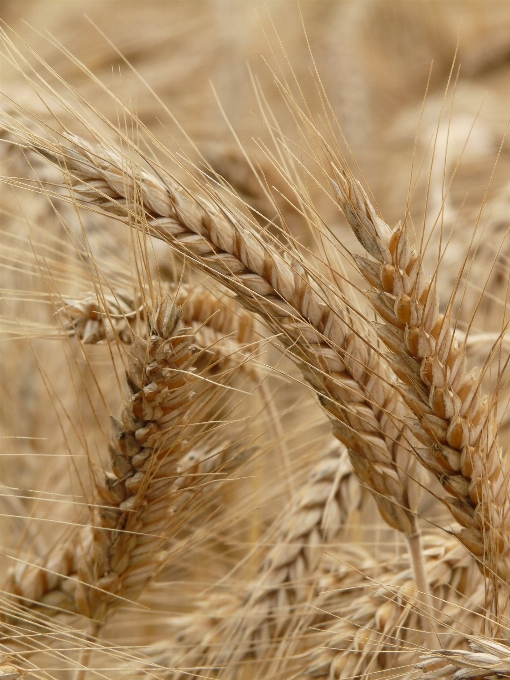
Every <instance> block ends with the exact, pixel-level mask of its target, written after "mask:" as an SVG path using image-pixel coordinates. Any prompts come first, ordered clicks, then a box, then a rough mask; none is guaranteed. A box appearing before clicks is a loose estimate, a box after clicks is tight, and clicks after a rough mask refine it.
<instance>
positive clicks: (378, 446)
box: [26, 136, 416, 536]
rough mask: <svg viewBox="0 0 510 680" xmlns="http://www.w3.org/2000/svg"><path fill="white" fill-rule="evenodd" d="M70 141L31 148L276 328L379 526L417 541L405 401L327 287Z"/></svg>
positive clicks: (186, 196) (212, 211) (203, 209)
mask: <svg viewBox="0 0 510 680" xmlns="http://www.w3.org/2000/svg"><path fill="white" fill-rule="evenodd" d="M69 139H70V141H71V142H72V144H73V146H72V148H65V149H62V148H61V147H56V146H52V145H49V144H48V142H46V141H45V140H42V139H40V138H38V140H37V143H35V142H32V144H31V145H30V146H31V147H32V148H34V149H36V150H38V151H39V152H40V153H41V154H43V155H45V156H46V157H47V158H48V159H49V160H51V161H52V162H53V163H56V164H58V165H59V166H60V167H61V168H62V170H64V172H65V173H66V176H67V177H68V178H69V181H70V182H71V183H72V185H73V192H74V194H75V195H76V196H78V195H79V196H80V197H82V198H83V200H84V202H85V203H87V204H91V205H93V206H99V207H101V208H102V209H103V210H104V211H105V212H112V213H113V214H116V215H122V216H124V218H125V219H127V220H128V221H130V219H131V216H133V215H135V214H136V211H137V202H138V203H139V204H140V205H141V206H142V207H143V209H144V211H145V216H146V218H147V224H148V226H149V229H150V231H151V233H153V234H154V235H155V236H157V237H158V238H161V239H163V240H166V241H168V242H169V243H171V244H172V246H173V247H174V248H176V249H177V250H179V251H180V252H183V253H185V254H186V255H188V256H189V257H190V258H191V259H192V260H193V261H194V262H195V263H197V264H198V265H200V266H201V267H203V268H205V270H206V271H207V272H208V273H209V274H211V273H212V274H213V275H216V276H218V278H219V279H220V280H221V281H222V283H224V284H225V285H226V286H227V287H229V288H230V289H232V290H233V291H234V292H236V293H237V294H238V295H239V296H240V297H241V299H242V300H243V301H244V302H245V303H249V304H250V305H251V306H252V308H254V309H256V311H257V312H258V313H259V314H261V315H262V317H263V318H264V320H265V321H266V322H267V323H268V324H269V325H270V326H271V327H273V328H275V330H276V331H277V332H279V334H280V337H282V340H283V341H284V342H285V343H286V345H287V346H290V347H292V352H293V354H294V355H295V356H296V357H297V358H298V360H300V361H301V362H302V365H303V368H304V371H305V376H306V377H307V379H308V380H309V382H310V383H311V384H312V385H313V387H314V388H315V389H316V390H317V391H318V393H319V398H320V400H321V403H322V405H323V406H324V408H325V409H326V410H327V412H328V413H329V414H330V415H332V416H333V417H334V431H335V435H336V436H337V437H338V439H340V441H342V442H343V443H344V444H345V445H346V446H347V447H348V448H349V450H350V452H351V455H352V460H353V465H354V467H355V469H356V472H357V473H359V474H360V475H361V477H362V478H363V480H364V482H366V483H367V484H368V485H369V486H370V488H371V489H372V490H373V491H374V496H375V499H376V501H377V504H378V506H379V509H380V511H381V513H382V515H383V517H384V518H385V520H386V521H387V522H388V523H389V524H390V526H392V527H395V528H397V529H398V530H400V531H403V532H404V533H405V534H406V535H408V536H416V521H415V517H414V514H413V512H412V510H411V508H410V505H409V499H408V490H407V482H408V475H407V474H406V472H405V467H406V466H403V465H398V464H396V457H397V455H398V451H399V450H400V451H404V450H406V449H407V443H406V441H405V439H406V438H405V437H404V436H403V434H402V427H401V426H399V424H400V423H401V420H402V415H403V410H402V409H403V405H402V403H401V400H400V397H399V395H398V394H397V393H396V391H395V390H394V389H393V388H392V387H391V385H389V386H388V385H387V380H388V379H387V374H386V373H385V370H384V368H383V366H382V364H381V362H380V361H379V358H378V355H377V352H372V351H370V349H369V348H368V347H367V345H366V343H364V342H362V341H361V340H360V339H359V338H358V335H357V333H356V329H353V328H352V322H347V321H346V318H345V315H344V313H343V311H342V308H341V306H340V305H339V304H338V301H337V299H336V298H335V297H334V295H333V294H332V291H331V289H328V288H327V289H326V290H322V289H321V288H320V286H319V284H318V283H317V282H316V281H315V280H313V279H312V278H311V276H310V274H309V272H308V271H307V270H306V269H305V268H304V267H303V265H302V264H301V260H300V259H299V256H298V255H297V253H296V255H295V256H293V257H292V258H290V257H289V258H284V257H282V256H281V255H280V254H279V253H278V252H277V251H276V250H275V249H274V247H273V246H272V245H271V244H269V243H267V242H266V241H264V240H263V239H262V237H261V236H260V235H259V234H257V233H256V232H255V231H254V230H253V229H252V227H251V226H249V225H248V224H247V223H246V222H245V221H244V220H243V219H242V218H241V217H240V216H238V215H237V214H236V215H233V214H228V211H227V210H226V209H224V210H222V209H220V208H218V207H216V206H215V205H212V204H211V203H210V202H208V201H205V200H204V199H200V198H197V197H194V196H193V195H192V194H191V193H190V192H188V191H186V190H184V189H182V188H181V186H180V185H178V184H177V183H176V182H175V181H174V180H173V179H172V178H170V177H168V176H165V180H164V181H163V180H161V179H160V178H159V177H156V176H155V175H152V174H149V173H148V172H146V171H144V170H142V169H140V168H136V170H132V169H130V168H129V167H127V166H126V163H124V162H123V160H122V158H121V157H119V156H118V155H117V154H116V152H113V151H111V150H106V149H104V148H98V149H95V150H94V149H92V148H91V147H90V146H89V145H88V144H87V143H86V142H84V141H83V140H81V139H79V138H77V137H75V136H72V137H71V136H69ZM26 142H28V143H30V141H29V140H28V139H27V140H26ZM126 215H127V217H126ZM289 259H290V261H288V260H289ZM406 457H407V458H409V456H403V458H406Z"/></svg>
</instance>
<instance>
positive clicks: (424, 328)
mask: <svg viewBox="0 0 510 680" xmlns="http://www.w3.org/2000/svg"><path fill="white" fill-rule="evenodd" d="M332 170H333V172H334V178H333V180H334V181H333V186H334V187H335V195H336V197H337V200H338V204H339V206H340V208H341V210H342V211H343V212H344V214H345V216H346V218H347V220H348V222H349V225H350V226H351V228H352V230H353V231H354V233H355V234H356V236H357V238H358V240H359V241H360V243H361V244H362V245H363V247H364V248H365V249H366V250H367V252H368V253H369V255H370V256H371V259H366V258H365V259H363V258H360V257H356V258H355V261H356V263H357V264H358V267H359V269H360V272H361V273H362V274H363V275H364V276H365V278H366V280H367V281H368V282H369V283H370V285H371V286H372V287H373V289H375V293H372V294H370V295H369V296H368V298H369V300H370V302H371V303H372V306H373V307H374V309H375V310H376V312H377V313H378V314H379V315H380V316H381V317H382V318H383V320H384V322H385V324H382V325H378V326H376V330H377V332H378V334H379V337H380V338H381V340H382V342H384V343H385V344H386V346H387V347H388V349H389V354H388V355H387V358H388V361H389V362H390V365H391V367H392V369H393V370H394V372H395V373H396V374H397V376H398V377H399V379H400V380H401V381H402V382H403V383H404V385H405V388H403V389H402V390H401V393H402V396H403V398H404V399H405V401H406V403H407V405H408V406H409V408H410V409H411V411H412V412H413V414H414V416H415V418H414V420H413V421H412V422H411V421H410V422H409V425H410V427H411V429H412V431H413V434H414V435H415V436H416V437H417V438H418V439H419V440H420V441H421V442H422V444H423V445H424V446H425V447H426V448H425V449H424V451H423V455H422V454H421V453H420V450H418V451H417V453H418V456H419V458H420V460H421V462H422V463H423V464H424V465H425V467H427V468H428V469H429V470H430V471H431V472H433V473H434V474H435V475H436V476H437V477H438V479H439V480H440V482H441V483H442V485H443V487H444V488H445V489H446V490H447V491H448V493H449V494H450V495H451V496H453V498H447V499H446V500H445V503H446V505H447V506H448V507H449V509H450V510H451V512H452V514H453V516H454V517H455V519H456V520H457V521H458V522H459V523H460V524H461V525H462V527H463V529H462V530H461V531H460V532H459V533H458V537H459V539H460V540H461V541H462V542H463V543H464V545H465V546H466V547H467V548H468V549H469V550H470V551H471V552H472V553H473V554H474V555H475V556H476V557H477V558H479V560H480V565H481V567H482V568H484V569H485V570H486V573H487V574H488V575H490V574H491V573H496V574H497V575H498V576H499V577H500V578H501V579H503V581H504V582H507V581H508V579H509V578H510V464H509V462H508V456H503V455H502V453H501V450H500V446H499V443H498V433H497V427H496V424H495V421H494V408H493V406H494V405H493V404H492V403H491V400H490V399H488V398H487V397H485V396H483V395H482V394H481V386H480V383H481V378H482V375H481V374H480V373H476V372H475V371H471V372H467V370H466V361H465V348H464V346H463V344H460V345H459V343H458V342H457V340H456V338H455V333H454V331H453V329H452V327H451V318H450V317H451V314H450V306H448V308H447V311H446V312H445V314H440V313H439V297H438V293H437V289H436V280H435V275H434V276H432V277H429V278H426V275H425V272H424V271H423V269H422V265H421V257H420V256H419V255H418V254H417V253H416V252H415V250H414V248H413V247H412V245H411V244H410V242H409V238H408V234H407V228H406V226H405V225H401V224H399V225H397V227H396V228H395V229H393V230H391V229H390V227H388V225H387V224H385V223H384V222H383V221H382V220H381V219H380V217H379V216H378V215H377V214H376V211H375V209H374V208H373V207H372V205H371V203H370V201H369V199H368V197H367V195H366V194H365V192H364V191H363V189H362V187H361V185H360V184H359V183H358V182H357V181H356V180H355V179H354V178H352V177H351V176H350V175H349V174H348V173H347V172H344V171H342V170H339V169H338V168H337V167H336V166H335V165H332Z"/></svg>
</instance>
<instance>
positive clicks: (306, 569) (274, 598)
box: [221, 442, 363, 674]
mask: <svg viewBox="0 0 510 680" xmlns="http://www.w3.org/2000/svg"><path fill="white" fill-rule="evenodd" d="M362 498H363V491H362V488H361V487H360V485H359V482H358V481H357V479H356V476H355V475H354V473H353V470H352V467H351V465H350V461H349V455H348V452H347V449H346V448H345V447H344V446H343V445H342V444H340V443H339V442H334V443H332V444H331V445H330V446H329V447H328V449H327V450H326V452H325V455H324V456H323V458H322V459H321V460H320V461H319V462H318V463H317V464H316V465H315V466H314V468H313V469H312V471H311V473H310V475H309V477H308V479H307V481H306V482H305V483H304V485H303V486H302V487H301V488H300V489H299V490H298V492H297V494H296V497H295V499H293V500H292V501H291V503H290V504H289V505H288V506H287V507H286V508H285V509H284V511H283V512H282V514H281V516H280V517H279V518H277V520H276V521H275V523H274V524H275V527H277V528H278V531H277V533H276V536H273V537H270V538H269V540H270V542H271V543H272V544H273V547H271V548H270V550H269V551H268V553H267V555H266V557H265V559H264V562H263V563H262V565H261V567H260V569H259V573H258V576H257V577H256V579H255V580H254V581H253V582H252V583H250V584H249V586H248V589H247V593H246V594H245V596H244V599H243V602H242V603H241V604H240V606H239V608H238V611H237V613H236V615H235V616H233V617H232V620H231V625H230V628H229V629H226V630H225V631H224V639H225V640H226V642H225V645H224V647H225V649H226V648H228V647H231V648H232V652H231V653H230V654H227V652H226V651H225V649H222V651H221V656H222V657H224V656H228V658H229V664H232V673H234V674H235V672H237V671H238V670H239V666H238V664H239V663H241V662H242V661H243V660H245V659H247V658H254V659H255V660H262V659H264V658H266V659H267V658H270V656H271V654H270V649H271V647H272V646H273V645H275V644H276V643H277V641H278V640H279V639H280V638H281V636H282V635H284V634H285V632H286V630H287V628H288V627H289V625H290V623H291V622H292V620H293V616H294V615H295V612H296V609H297V608H299V605H302V604H303V603H304V602H307V601H308V600H309V598H310V597H311V596H313V594H314V593H315V590H316V588H317V579H316V575H317V570H318V567H319V564H320V562H321V561H322V558H323V556H324V549H325V548H324V546H325V544H327V543H328V542H330V541H332V540H333V539H334V538H335V537H337V536H338V535H339V533H340V531H341V529H342V528H343V527H344V526H345V524H346V522H348V520H349V517H350V516H351V515H352V513H353V512H355V511H356V510H357V509H359V507H360V505H361V503H362Z"/></svg>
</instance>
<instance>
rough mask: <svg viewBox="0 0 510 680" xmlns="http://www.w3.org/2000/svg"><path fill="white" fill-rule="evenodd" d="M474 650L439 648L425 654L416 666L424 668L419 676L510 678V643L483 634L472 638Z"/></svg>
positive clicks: (453, 678) (470, 643) (491, 679)
mask: <svg viewBox="0 0 510 680" xmlns="http://www.w3.org/2000/svg"><path fill="white" fill-rule="evenodd" d="M468 641H469V646H470V647H471V650H472V651H470V652H469V651H463V650H451V649H450V650H448V649H444V650H438V651H437V652H431V653H430V654H426V655H424V656H423V657H422V660H421V661H420V663H418V664H416V668H417V669H418V670H420V671H421V672H422V675H421V676H419V677H420V678H424V679H425V678H452V680H463V679H464V678H480V679H482V678H486V679H487V680H495V679H496V678H508V677H509V676H510V647H508V646H507V645H504V644H501V643H499V642H496V641H495V640H486V639H484V638H482V637H479V638H478V637H473V638H469V639H468Z"/></svg>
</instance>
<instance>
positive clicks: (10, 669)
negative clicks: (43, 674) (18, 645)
mask: <svg viewBox="0 0 510 680" xmlns="http://www.w3.org/2000/svg"><path fill="white" fill-rule="evenodd" d="M28 673H30V671H28V670H27V669H25V668H23V667H22V666H20V665H19V664H18V663H16V660H15V658H14V657H12V656H9V655H8V654H4V653H3V652H0V678H1V680H22V679H23V678H24V677H25V676H26V675H27V674H28Z"/></svg>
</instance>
